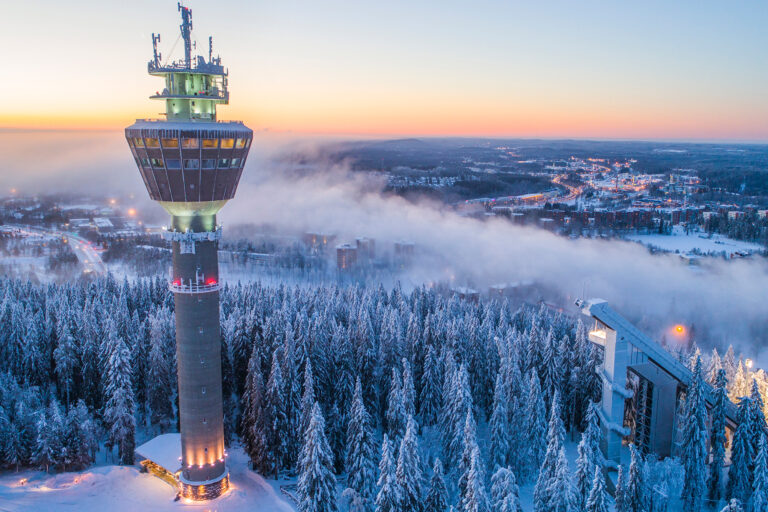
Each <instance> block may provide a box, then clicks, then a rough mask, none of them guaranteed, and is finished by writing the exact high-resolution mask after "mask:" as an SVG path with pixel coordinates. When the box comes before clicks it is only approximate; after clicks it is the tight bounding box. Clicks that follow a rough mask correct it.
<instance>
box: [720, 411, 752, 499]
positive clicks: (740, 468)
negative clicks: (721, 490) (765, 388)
mask: <svg viewBox="0 0 768 512" xmlns="http://www.w3.org/2000/svg"><path fill="white" fill-rule="evenodd" d="M750 407H751V400H750V399H749V398H748V397H743V398H742V399H741V400H740V401H739V405H738V414H737V420H738V422H739V426H738V427H736V432H735V433H734V434H733V441H732V444H731V468H730V470H729V471H728V484H727V485H726V488H725V497H726V498H727V499H728V500H731V499H734V498H735V499H736V500H738V501H739V502H740V503H748V502H749V496H750V495H751V494H752V462H753V459H754V455H755V453H754V451H753V450H752V437H753V435H754V429H753V427H752V415H751V414H750Z"/></svg>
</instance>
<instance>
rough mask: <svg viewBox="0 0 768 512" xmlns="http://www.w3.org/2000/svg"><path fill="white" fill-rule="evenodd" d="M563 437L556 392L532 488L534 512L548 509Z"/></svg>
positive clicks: (558, 400)
mask: <svg viewBox="0 0 768 512" xmlns="http://www.w3.org/2000/svg"><path fill="white" fill-rule="evenodd" d="M564 439H565V429H564V427H563V420H562V419H561V417H560V396H559V394H558V393H557V392H555V394H554V395H553V396H552V407H551V409H550V414H549V426H548V430H547V452H546V454H545V456H544V462H542V464H541V469H540V470H539V477H538V479H537V480H536V486H535V487H534V490H533V507H534V510H535V511H536V512H544V511H548V510H549V508H548V506H549V502H550V499H551V498H552V495H551V494H550V489H551V488H552V484H553V482H554V480H555V477H556V472H557V468H558V466H557V465H558V459H559V457H560V450H561V448H562V447H563V440H564Z"/></svg>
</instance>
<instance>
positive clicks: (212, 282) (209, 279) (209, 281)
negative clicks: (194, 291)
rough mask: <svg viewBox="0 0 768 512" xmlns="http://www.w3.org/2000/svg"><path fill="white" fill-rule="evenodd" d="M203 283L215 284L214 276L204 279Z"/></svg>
mask: <svg viewBox="0 0 768 512" xmlns="http://www.w3.org/2000/svg"><path fill="white" fill-rule="evenodd" d="M205 284H207V285H208V286H213V285H215V284H216V278H215V277H209V278H208V279H206V280H205Z"/></svg>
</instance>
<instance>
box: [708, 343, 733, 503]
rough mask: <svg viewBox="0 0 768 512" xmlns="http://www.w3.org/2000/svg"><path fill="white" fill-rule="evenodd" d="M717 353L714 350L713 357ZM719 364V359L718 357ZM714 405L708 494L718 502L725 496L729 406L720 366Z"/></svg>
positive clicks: (715, 383)
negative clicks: (724, 477) (723, 490)
mask: <svg viewBox="0 0 768 512" xmlns="http://www.w3.org/2000/svg"><path fill="white" fill-rule="evenodd" d="M716 355H717V351H715V352H714V354H713V358H714V357H715V356H716ZM718 365H719V359H718ZM714 385H715V390H714V406H713V407H712V413H711V414H712V430H711V435H710V444H711V446H712V462H711V463H710V466H709V482H708V484H707V487H708V493H707V496H708V498H709V500H710V501H712V502H715V503H717V502H718V501H720V499H721V498H722V497H723V492H722V487H723V468H724V467H725V444H726V442H727V439H726V436H725V426H726V418H725V410H726V407H727V406H728V403H729V400H728V390H727V389H726V387H727V383H726V380H725V370H724V369H722V368H719V369H718V370H717V375H716V377H715V380H714Z"/></svg>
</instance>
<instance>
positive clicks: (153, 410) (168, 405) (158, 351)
mask: <svg viewBox="0 0 768 512" xmlns="http://www.w3.org/2000/svg"><path fill="white" fill-rule="evenodd" d="M171 382H172V379H171V365H170V363H169V362H168V361H167V360H166V357H165V347H164V346H163V339H162V337H160V336H150V348H149V367H148V369H147V384H146V391H147V399H148V402H149V403H148V405H149V410H150V421H151V422H152V424H153V425H159V426H160V431H161V432H162V431H164V427H165V426H167V423H168V422H169V421H170V420H171V417H172V416H173V407H172V400H173V396H174V393H173V391H174V390H173V389H172V387H171Z"/></svg>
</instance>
